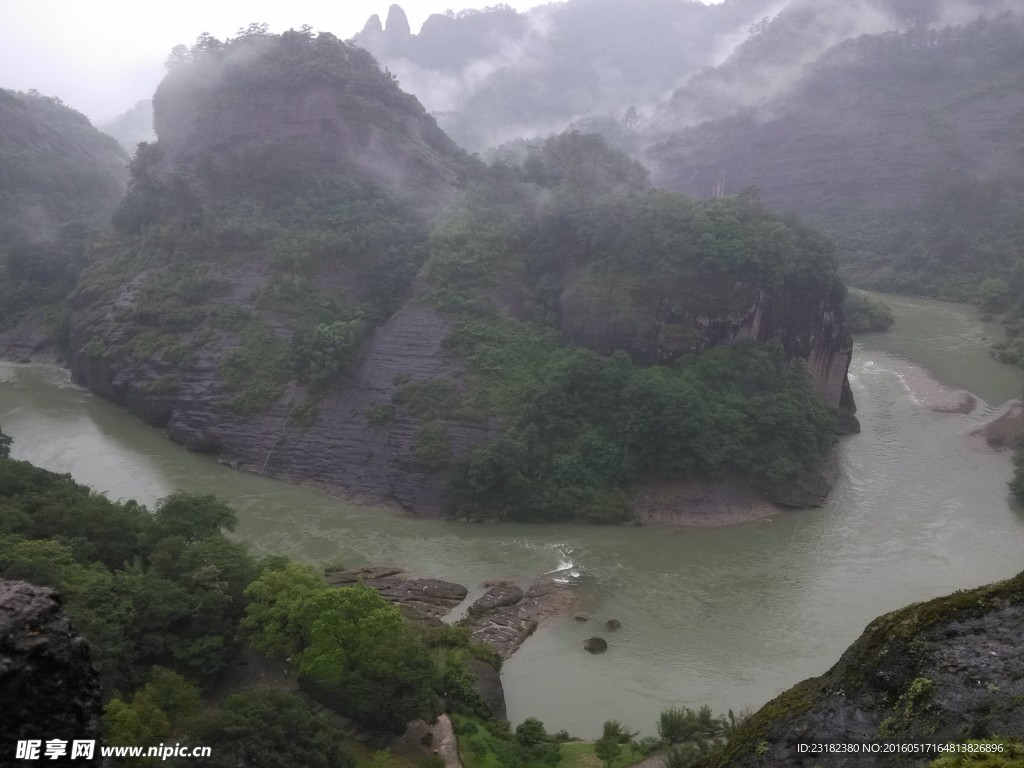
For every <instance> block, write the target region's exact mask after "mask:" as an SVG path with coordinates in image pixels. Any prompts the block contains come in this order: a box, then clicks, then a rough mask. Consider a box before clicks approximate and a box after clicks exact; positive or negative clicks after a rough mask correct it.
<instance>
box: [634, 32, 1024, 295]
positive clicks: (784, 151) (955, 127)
mask: <svg viewBox="0 0 1024 768" xmlns="http://www.w3.org/2000/svg"><path fill="white" fill-rule="evenodd" d="M773 24H774V22H773ZM1022 55H1024V20H1022V18H1021V17H1020V16H1019V14H1005V15H1003V16H1000V17H998V18H979V19H977V20H975V21H972V22H970V23H968V24H964V25H957V26H947V27H942V28H938V27H923V26H918V27H913V28H911V29H909V30H907V31H904V32H902V33H895V32H893V33H886V34H881V35H868V36H862V37H860V38H857V39H854V40H849V41H847V42H844V43H842V44H840V45H837V46H835V47H834V48H832V49H830V50H829V51H827V52H826V53H825V54H824V55H823V56H821V57H820V58H819V59H818V60H817V61H815V62H814V63H813V64H812V65H810V66H808V67H807V68H806V70H805V71H804V73H803V75H802V77H800V79H799V80H797V81H796V83H795V84H794V85H793V86H792V87H791V88H790V89H788V90H787V91H786V92H784V93H781V94H780V95H778V96H776V97H775V98H773V99H770V100H769V101H768V102H767V103H765V104H764V105H762V106H760V107H758V108H757V109H754V110H747V111H741V112H738V113H736V114H734V115H733V116H730V117H728V118H725V119H722V120H718V121H714V122H709V123H706V124H704V125H700V126H697V127H693V128H688V129H683V130H678V131H676V132H675V133H674V134H673V135H671V136H666V137H665V138H664V140H662V141H661V142H660V143H658V144H657V145H656V146H655V147H654V148H653V149H652V150H651V157H652V159H653V160H655V161H656V162H657V163H658V164H659V165H658V168H659V172H658V174H657V177H658V178H659V179H660V180H661V181H663V182H665V183H667V184H668V185H670V186H672V187H674V188H678V189H682V190H685V191H689V192H691V193H694V194H697V195H701V196H705V195H714V194H719V193H721V192H726V193H727V192H729V191H736V190H739V189H742V188H744V187H747V186H755V187H757V188H758V189H759V190H760V193H761V196H762V199H763V200H764V201H765V202H766V203H767V204H769V205H772V206H777V207H781V208H784V209H789V210H794V211H797V212H799V213H801V214H803V215H806V216H809V217H810V219H811V220H812V221H813V222H815V223H816V224H817V225H818V226H820V227H821V228H822V229H823V230H824V231H826V232H827V233H828V234H829V235H830V236H832V237H833V239H834V240H835V242H836V246H837V249H838V257H839V260H840V264H841V266H842V270H843V273H844V275H845V276H846V277H847V278H848V279H849V280H850V281H851V282H853V283H854V284H857V285H861V286H864V287H868V288H876V289H880V290H888V291H898V292H906V293H914V294H923V295H927V296H939V297H944V298H952V299H958V300H971V301H978V302H979V303H981V304H982V305H984V306H985V308H986V309H987V310H988V311H993V310H994V311H1002V310H1005V309H1007V308H1008V307H1010V306H1013V305H1015V304H1016V302H1017V301H1018V300H1019V297H1021V296H1022V290H1024V284H1022V283H1021V277H1020V274H1021V262H1020V254H1021V253H1022V247H1024V230H1022V229H1021V221H1024V216H1022V213H1024V208H1022V205H1024V197H1022V194H1024V192H1022V190H1024V153H1022V152H1021V149H1020V147H1021V143H1020V130H1019V127H1018V126H1019V125H1021V124H1022V118H1024V79H1022V76H1021V71H1020V67H1019V62H1020V60H1021V56H1022Z"/></svg>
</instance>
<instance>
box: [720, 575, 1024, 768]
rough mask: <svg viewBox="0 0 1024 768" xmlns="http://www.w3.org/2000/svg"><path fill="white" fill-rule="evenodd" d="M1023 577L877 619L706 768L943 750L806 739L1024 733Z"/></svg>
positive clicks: (791, 765) (834, 763)
mask: <svg viewBox="0 0 1024 768" xmlns="http://www.w3.org/2000/svg"><path fill="white" fill-rule="evenodd" d="M1022 700H1024V573H1022V574H1020V575H1018V576H1016V577H1015V578H1013V579H1010V580H1009V581H1005V582H1000V583H997V584H993V585H990V586H986V587H980V588H978V589H972V590H967V591H963V592H957V593H955V594H953V595H949V596H948V597H942V598H939V599H937V600H932V601H930V602H926V603H918V604H916V605H911V606H909V607H907V608H903V609H901V610H898V611H895V612H893V613H889V614H886V615H885V616H881V617H879V618H878V619H876V620H875V621H873V622H871V624H869V625H868V627H867V629H866V630H865V632H864V634H863V635H862V636H861V637H860V638H859V639H858V640H857V641H856V642H855V643H854V644H853V645H852V646H850V648H849V649H848V650H847V651H846V652H845V653H844V654H843V656H842V658H840V660H839V662H838V663H837V664H836V665H835V666H834V667H833V668H832V669H830V670H829V671H828V672H826V673H825V674H824V675H822V676H821V677H818V678H814V679H811V680H806V681H804V682H802V683H800V684H798V685H796V686H794V687H793V688H791V689H790V690H788V691H786V692H785V693H783V694H782V695H781V696H779V697H778V698H776V699H774V700H772V701H770V702H769V703H768V704H766V705H765V706H764V707H763V708H761V709H760V710H759V711H758V712H756V713H755V714H754V715H753V716H751V717H750V718H749V720H747V721H745V722H744V723H743V725H742V726H741V728H740V730H739V732H738V733H737V734H736V735H735V736H734V737H732V738H731V739H730V741H729V744H728V746H727V747H726V748H725V750H724V753H722V754H721V755H719V756H717V757H716V758H714V759H710V760H706V761H703V762H702V763H701V765H702V766H704V767H705V768H711V767H712V766H713V767H714V768H726V767H728V768H740V767H747V766H749V767H750V768H753V767H754V766H758V767H759V768H763V767H767V768H784V767H785V768H798V767H799V768H804V767H805V766H806V767H809V766H822V768H847V767H849V768H854V766H856V768H871V767H872V766H886V767H888V766H893V767H894V768H895V767H896V766H899V767H900V768H904V767H906V768H910V767H912V766H926V765H928V764H929V763H930V762H931V761H933V760H935V759H936V757H938V756H939V755H938V754H937V753H926V752H910V751H899V752H895V753H893V752H889V753H886V752H884V751H878V752H872V753H865V752H863V751H862V752H861V753H858V754H843V753H824V754H820V753H816V754H815V753H810V752H807V753H801V752H799V751H798V749H797V745H799V744H802V743H816V744H858V745H865V744H882V743H889V744H893V743H902V744H945V743H949V742H959V743H962V742H964V741H966V740H968V739H990V738H993V737H996V736H1002V737H1015V738H1018V739H1019V738H1020V737H1021V735H1022V734H1024V707H1021V704H1020V702H1021V701H1022Z"/></svg>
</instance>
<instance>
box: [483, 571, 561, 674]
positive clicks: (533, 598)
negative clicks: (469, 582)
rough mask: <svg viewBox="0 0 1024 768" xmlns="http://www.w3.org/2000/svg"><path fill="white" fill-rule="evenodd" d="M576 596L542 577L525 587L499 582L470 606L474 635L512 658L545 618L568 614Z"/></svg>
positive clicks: (503, 654) (552, 580)
mask: <svg viewBox="0 0 1024 768" xmlns="http://www.w3.org/2000/svg"><path fill="white" fill-rule="evenodd" d="M575 599H576V596H575V594H574V593H573V591H572V590H571V589H568V588H567V587H566V585H565V584H560V583H559V582H557V581H555V580H554V579H552V578H551V577H550V576H541V577H540V578H539V579H537V580H535V581H534V582H533V583H532V584H530V585H529V586H528V587H527V588H526V589H523V588H522V587H520V586H519V585H517V584H512V583H502V584H497V585H495V586H493V587H491V588H490V589H488V590H487V592H486V593H484V595H483V596H481V597H480V598H479V599H478V600H477V601H476V602H474V603H473V605H471V606H470V607H469V611H468V612H467V616H468V618H469V625H470V626H471V627H472V628H473V632H472V635H473V638H474V639H475V640H480V641H481V642H485V643H489V644H490V645H492V646H494V648H495V649H496V650H497V651H498V653H500V654H501V656H502V658H505V659H507V658H509V657H510V656H511V655H512V654H513V653H515V652H516V651H517V650H519V646H521V645H522V644H523V642H525V641H526V638H528V637H529V636H530V635H532V634H533V633H534V632H535V631H536V630H537V627H538V626H539V625H540V624H541V622H543V621H544V620H545V619H548V618H550V617H552V616H556V615H564V614H566V613H568V612H569V611H570V610H571V608H572V605H573V603H574V602H575Z"/></svg>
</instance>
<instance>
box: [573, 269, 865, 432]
mask: <svg viewBox="0 0 1024 768" xmlns="http://www.w3.org/2000/svg"><path fill="white" fill-rule="evenodd" d="M716 282H717V283H721V284H720V285H716ZM647 293H648V292H645V291H642V290H638V289H637V288H635V287H634V288H633V289H632V290H627V289H625V288H623V286H621V285H615V284H606V283H596V282H594V281H584V280H580V281H575V282H574V283H572V284H571V286H570V287H569V288H568V289H566V291H565V292H563V294H562V296H561V300H560V309H561V312H562V333H563V335H564V336H565V337H566V338H568V339H569V340H571V341H573V342H574V343H576V344H580V345H582V346H586V347H589V348H591V349H594V350H595V351H598V352H602V353H610V352H613V351H615V350H617V349H624V350H627V351H628V352H629V353H630V355H631V356H632V357H633V359H634V360H637V361H639V362H643V363H646V364H651V363H663V362H668V361H672V360H675V359H677V358H678V357H680V356H681V355H684V354H686V353H688V352H695V351H698V350H702V349H707V348H709V347H715V346H721V345H726V344H736V343H738V342H741V341H745V340H754V341H761V342H777V343H779V344H781V346H782V349H783V352H784V354H785V356H786V358H787V359H788V360H804V361H806V363H807V367H808V370H809V371H810V373H811V377H812V378H813V380H814V384H815V386H816V388H817V389H818V391H819V392H821V395H822V397H823V398H824V400H825V402H826V403H827V404H828V405H829V406H831V407H832V408H835V409H836V410H837V411H839V413H840V425H839V426H840V431H841V432H843V433H851V432H859V431H860V424H859V423H858V422H857V418H856V416H855V415H854V414H855V413H856V411H857V406H856V404H855V402H854V399H853V392H852V390H851V389H850V382H849V379H848V378H847V372H848V370H849V368H850V361H851V360H852V359H853V339H852V338H851V336H850V332H849V331H848V330H847V328H846V321H845V316H844V314H843V310H842V307H841V305H840V303H839V302H838V301H835V300H834V299H832V298H830V297H828V296H825V295H822V292H821V291H820V290H817V291H810V290H805V289H803V288H802V286H796V287H792V288H786V287H783V288H780V289H778V290H772V291H766V290H763V289H760V288H758V286H756V285H755V284H751V285H748V286H743V285H737V284H736V283H735V282H733V281H728V283H727V284H726V282H725V281H724V279H719V280H717V281H716V279H715V277H714V276H713V275H708V276H707V279H701V280H700V281H697V282H695V283H694V284H693V285H692V287H690V288H688V289H687V288H683V289H682V290H680V291H678V292H677V293H676V297H677V298H676V303H677V305H681V306H684V307H686V308H687V310H688V311H686V312H679V311H678V310H677V311H676V313H675V315H674V316H673V317H672V318H671V320H670V321H666V320H665V319H663V318H660V317H658V316H657V314H656V313H655V309H656V307H657V306H658V303H657V302H656V301H654V300H652V298H653V297H652V296H649V295H647ZM680 296H681V297H682V298H679V297H680ZM730 305H731V306H730ZM726 306H729V307H730V308H729V310H728V311H723V307H726Z"/></svg>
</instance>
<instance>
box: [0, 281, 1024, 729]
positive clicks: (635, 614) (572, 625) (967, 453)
mask: <svg viewBox="0 0 1024 768" xmlns="http://www.w3.org/2000/svg"><path fill="white" fill-rule="evenodd" d="M885 300H886V301H887V302H889V303H890V304H891V306H892V307H893V309H894V312H895V314H896V317H897V325H896V327H895V329H894V330H893V331H891V332H890V333H888V334H884V335H873V336H865V337H863V338H861V339H859V340H858V343H857V350H856V354H855V359H854V364H853V367H852V369H851V382H852V385H853V389H854V393H855V396H856V399H857V404H858V407H859V412H858V416H859V417H860V419H861V423H862V426H863V432H862V433H861V434H860V435H855V436H849V437H845V438H843V439H842V441H841V444H840V447H839V451H840V457H841V466H842V477H841V479H840V482H839V484H838V485H837V487H836V489H835V490H834V492H833V494H832V496H831V497H830V499H829V501H828V503H827V504H826V506H824V507H823V508H822V509H817V510H805V511H792V512H782V513H780V514H778V515H777V516H776V517H774V518H772V519H770V520H762V521H758V522H754V523H749V524H743V525H737V526H733V527H727V528H705V529H684V530H678V531H667V530H663V529H651V528H635V527H615V528H607V527H587V526H581V525H571V526H570V525H556V526H537V525H516V524H507V525H505V524H503V525H497V524H476V525H470V524H458V523H450V522H445V521H432V520H416V519H410V518H407V517H402V516H399V515H397V514H395V513H392V512H387V511H381V510H374V509H365V508H359V507H354V506H351V505H349V504H346V503H344V502H341V501H338V500H337V499H333V498H331V497H328V496H326V495H324V494H322V493H320V492H317V491H314V490H310V489H307V488H302V487H297V486H292V485H287V484H284V483H281V482H277V481H273V480H267V479H264V478H259V477H255V476H252V475H246V474H242V473H238V472H235V471H232V470H230V469H227V468H225V467H222V466H220V465H218V464H217V463H216V462H215V461H214V460H213V459H212V458H210V457H209V456H202V455H197V454H191V453H188V452H187V451H185V450H183V449H182V448H180V447H179V446H176V445H174V444H172V443H171V442H169V441H168V440H167V439H166V437H165V436H164V434H163V433H162V432H161V431H160V430H157V429H153V428H149V427H146V426H145V425H143V424H142V423H141V422H139V421H138V420H136V419H135V418H133V417H131V416H129V415H128V414H126V413H124V412H122V411H120V410H118V409H117V408H115V407H113V406H112V405H110V404H108V403H106V402H105V401H103V400H100V399H99V398H97V397H94V396H92V395H91V394H89V393H88V392H86V391H84V390H82V389H80V388H78V387H75V386H73V385H71V384H70V383H69V381H68V377H67V374H66V373H65V372H64V371H62V370H60V369H57V368H53V367H47V366H32V365H29V366H25V365H13V364H0V424H2V425H3V428H4V431H5V432H7V433H8V434H10V435H11V436H12V437H13V438H14V440H15V442H14V446H13V454H14V455H15V456H16V457H18V458H24V459H28V460H30V461H32V462H34V463H36V464H38V465H40V466H44V467H47V468H50V469H54V470H58V471H64V472H70V473H72V474H73V475H74V476H75V477H76V478H77V479H78V480H79V481H81V482H84V483H88V484H89V485H91V486H93V487H95V488H97V489H100V490H102V491H104V492H105V493H107V495H108V496H110V497H111V498H115V499H117V498H135V499H137V500H139V501H142V502H145V503H151V502H153V501H154V500H156V499H158V498H160V497H161V496H164V495H166V494H167V493H169V492H170V491H172V490H174V489H175V488H187V489H190V490H193V491H197V492H211V493H217V494H219V495H220V496H222V497H224V498H225V499H227V500H228V501H229V502H230V503H231V504H232V505H233V506H234V507H235V509H237V510H238V513H239V517H240V521H241V522H240V525H239V528H238V532H237V534H238V536H239V537H241V538H242V539H244V540H245V541H247V542H249V543H250V545H251V546H252V548H253V549H254V550H255V551H256V552H257V553H260V554H269V553H279V554H285V555H288V556H291V557H293V558H297V559H301V560H305V561H308V562H311V563H315V564H318V565H325V564H333V563H342V564H344V565H346V566H349V565H360V564H366V563H376V564H397V565H400V566H403V567H405V568H407V569H409V570H410V571H413V572H415V573H419V574H423V575H430V576H436V577H439V578H444V579H449V580H452V581H457V582H460V583H463V584H466V585H467V586H469V587H470V588H471V592H470V598H471V599H472V598H474V597H475V596H476V595H478V594H480V593H482V591H483V589H482V588H480V587H479V585H480V584H481V583H482V582H483V581H484V580H486V579H493V578H514V579H521V580H529V579H532V578H534V577H536V576H537V575H539V574H542V573H545V572H550V571H553V570H556V569H564V573H565V574H566V575H567V576H570V574H572V573H576V574H578V579H577V581H578V585H577V586H576V587H575V588H576V589H577V590H578V592H579V602H580V607H579V610H582V611H584V612H586V613H589V614H591V615H592V616H593V617H594V621H592V622H590V623H588V624H583V623H579V622H576V621H573V620H572V619H565V620H557V621H553V622H549V623H548V624H546V625H544V626H542V628H541V629H540V630H539V631H538V632H537V634H536V635H534V637H533V638H531V639H530V640H529V641H527V642H526V644H525V645H524V646H523V647H522V649H521V650H520V651H519V652H518V653H517V654H516V656H515V657H513V658H512V659H511V660H510V661H509V662H507V663H506V665H505V669H504V671H503V678H504V681H505V686H506V695H507V698H508V704H509V715H510V718H511V719H512V720H513V722H518V721H521V720H522V719H523V718H525V717H527V716H528V715H534V716H537V717H540V718H541V719H542V720H543V721H544V722H545V723H546V725H547V726H548V728H549V730H552V731H554V730H558V729H562V728H564V729H567V730H568V731H570V732H571V733H573V734H576V735H581V736H593V735H595V734H597V733H599V732H600V728H601V723H602V722H603V721H604V720H606V719H611V718H615V719H618V720H620V721H622V722H624V723H626V724H628V725H629V726H630V727H632V728H634V729H640V730H642V731H643V732H644V733H647V734H653V733H654V732H655V723H656V720H657V716H658V713H659V712H660V711H661V709H662V708H664V707H666V706H670V705H686V706H698V705H700V704H704V703H707V704H710V705H711V706H712V707H713V708H714V709H716V710H719V711H724V710H726V709H728V708H732V709H734V710H736V711H740V710H742V709H744V708H751V709H756V708H757V707H759V706H760V705H761V704H763V703H764V702H765V701H766V700H768V699H769V698H771V697H772V696H774V695H776V694H777V693H779V692H781V691H782V690H784V689H785V688H787V687H789V686H790V685H792V684H794V683H796V682H798V681H799V680H801V679H803V678H805V677H808V676H811V675H816V674H820V673H822V672H824V671H825V670H826V669H828V668H829V667H830V666H831V665H832V664H833V663H834V662H835V661H836V660H837V658H838V657H839V655H840V653H841V652H842V651H843V649H844V648H845V647H846V646H847V645H849V643H850V642H852V641H853V640H854V639H855V638H856V637H857V636H858V635H859V634H860V633H861V631H862V630H863V628H864V626H865V625H866V624H867V623H868V622H869V621H870V620H871V619H872V618H873V617H875V616H877V615H878V614H880V613H883V612H885V611H888V610H891V609H894V608H897V607H900V606H903V605H905V604H907V603H910V602H914V601H917V600H923V599H927V598H931V597H935V596H938V595H942V594H945V593H948V592H950V591H953V590H955V589H959V588H964V587H971V586H975V585H978V584H982V583H985V582H989V581H993V580H996V579H1000V578H1006V577H1009V576H1011V575H1013V574H1015V573H1017V572H1018V571H1020V569H1021V568H1022V567H1024V557H1022V552H1024V513H1022V512H1021V511H1019V510H1018V509H1017V508H1015V507H1014V506H1012V505H1011V503H1010V502H1009V499H1008V495H1007V489H1006V482H1007V480H1009V478H1010V474H1011V471H1010V462H1009V455H1008V454H1006V453H996V452H994V451H992V450H990V449H989V448H987V447H986V446H985V445H984V444H983V443H982V442H981V441H980V440H979V439H977V438H972V437H970V435H969V433H970V432H971V431H972V430H973V429H975V428H977V426H979V425H980V424H981V423H982V422H983V421H984V420H985V419H986V418H988V417H989V416H990V415H991V412H992V411H993V410H994V409H995V408H996V407H998V406H999V405H1000V404H1001V403H1002V402H1004V401H1005V400H1006V399H1008V398H1010V397H1013V396H1016V395H1017V394H1018V393H1019V392H1020V390H1021V388H1022V386H1024V374H1022V372H1020V371H1017V370H1015V369H1012V368H1009V367H1006V366H1002V365H1000V364H998V363H996V362H995V361H993V360H991V359H990V358H989V357H988V355H987V352H986V345H987V341H986V337H987V338H989V339H991V338H998V334H999V333H1000V331H999V329H998V327H997V326H992V325H988V324H983V323H980V322H979V321H977V320H976V319H975V318H976V313H975V312H974V310H973V309H972V308H970V307H966V306H963V305H955V304H946V303H940V302H934V301H927V300H923V299H905V298H899V297H885ZM910 360H913V361H915V362H916V363H919V364H921V365H923V366H926V367H927V369H928V371H930V372H931V374H932V375H933V376H934V378H933V377H932V376H930V375H929V373H928V372H927V371H926V370H925V368H922V367H919V366H918V365H917V364H915V363H912V362H910ZM936 379H937V380H939V381H942V382H944V383H946V384H949V385H951V386H953V387H956V388H966V389H968V390H970V391H971V392H973V393H974V394H975V395H977V396H978V397H979V398H981V399H982V400H983V402H981V403H980V404H979V407H978V408H977V409H976V410H975V411H974V412H973V413H971V414H958V413H954V414H950V413H938V412H935V411H933V410H931V409H930V408H929V407H928V403H929V400H930V398H933V397H934V396H935V393H936V392H938V391H940V390H941V387H940V386H939V384H938V383H937V382H936ZM607 618H616V619H619V620H620V621H621V622H622V628H621V629H620V630H618V631H616V632H614V633H605V634H606V636H607V637H608V640H609V643H610V649H609V651H608V652H607V653H605V654H604V655H600V656H591V655H589V654H587V653H586V652H585V651H583V650H582V647H581V644H582V641H583V640H584V639H585V638H586V637H588V636H589V635H591V634H594V633H595V631H598V628H597V627H596V626H595V623H596V622H603V621H604V620H605V619H607Z"/></svg>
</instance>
